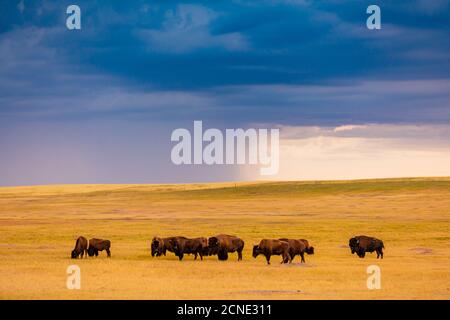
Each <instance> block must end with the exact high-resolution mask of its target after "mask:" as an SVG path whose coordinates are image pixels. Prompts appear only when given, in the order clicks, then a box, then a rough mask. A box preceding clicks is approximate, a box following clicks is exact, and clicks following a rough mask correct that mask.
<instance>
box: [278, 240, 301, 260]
mask: <svg viewBox="0 0 450 320" xmlns="http://www.w3.org/2000/svg"><path fill="white" fill-rule="evenodd" d="M278 240H280V241H284V242H287V243H289V255H290V256H291V260H290V261H289V263H291V262H292V260H294V258H295V256H296V255H299V256H300V258H301V261H300V262H305V252H306V246H305V243H304V242H303V241H302V240H298V239H286V238H281V239H278ZM287 262H288V260H285V261H284V263H287Z"/></svg>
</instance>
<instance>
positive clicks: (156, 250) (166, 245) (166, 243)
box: [151, 237, 183, 257]
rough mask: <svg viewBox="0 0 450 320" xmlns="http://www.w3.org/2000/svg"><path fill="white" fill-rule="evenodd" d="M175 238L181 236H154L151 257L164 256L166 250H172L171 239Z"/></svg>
mask: <svg viewBox="0 0 450 320" xmlns="http://www.w3.org/2000/svg"><path fill="white" fill-rule="evenodd" d="M176 238H183V237H168V238H160V237H154V238H153V240H152V244H151V252H152V257H159V256H161V255H164V256H165V255H166V252H167V251H169V252H174V249H173V244H172V240H173V239H176Z"/></svg>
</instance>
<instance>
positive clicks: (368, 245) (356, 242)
mask: <svg viewBox="0 0 450 320" xmlns="http://www.w3.org/2000/svg"><path fill="white" fill-rule="evenodd" d="M348 246H349V247H350V250H351V252H352V254H354V253H356V254H357V255H358V257H360V258H364V257H365V256H366V252H370V253H372V252H374V251H376V252H377V259H378V258H380V257H381V259H383V249H384V244H383V241H381V240H379V239H377V238H374V237H368V236H356V237H353V238H351V239H350V240H349V242H348Z"/></svg>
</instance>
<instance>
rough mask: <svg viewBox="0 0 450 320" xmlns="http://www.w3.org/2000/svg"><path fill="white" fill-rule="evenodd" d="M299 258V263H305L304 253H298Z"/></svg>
mask: <svg viewBox="0 0 450 320" xmlns="http://www.w3.org/2000/svg"><path fill="white" fill-rule="evenodd" d="M300 257H301V258H302V259H301V260H300V262H303V263H305V262H306V261H305V253H304V252H302V253H300Z"/></svg>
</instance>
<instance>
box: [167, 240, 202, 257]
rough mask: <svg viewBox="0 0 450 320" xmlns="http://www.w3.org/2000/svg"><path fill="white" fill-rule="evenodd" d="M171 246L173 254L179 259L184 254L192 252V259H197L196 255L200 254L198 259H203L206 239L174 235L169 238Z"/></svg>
mask: <svg viewBox="0 0 450 320" xmlns="http://www.w3.org/2000/svg"><path fill="white" fill-rule="evenodd" d="M169 242H170V244H171V245H172V247H173V251H174V253H175V255H176V256H177V257H178V259H180V261H181V260H182V259H183V256H184V255H185V254H194V259H195V260H197V255H200V259H201V260H203V255H204V253H205V252H206V253H207V249H208V240H207V239H206V238H203V237H201V238H193V239H189V238H185V237H174V239H171V240H169Z"/></svg>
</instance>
